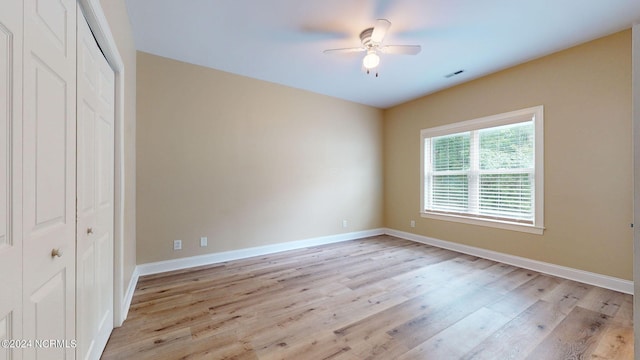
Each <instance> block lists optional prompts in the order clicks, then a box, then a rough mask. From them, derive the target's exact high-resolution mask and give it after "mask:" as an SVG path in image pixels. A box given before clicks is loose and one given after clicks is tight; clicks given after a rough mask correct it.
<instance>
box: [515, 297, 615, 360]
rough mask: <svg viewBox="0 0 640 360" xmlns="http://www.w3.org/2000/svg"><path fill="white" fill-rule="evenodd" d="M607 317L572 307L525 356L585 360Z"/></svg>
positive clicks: (593, 347)
mask: <svg viewBox="0 0 640 360" xmlns="http://www.w3.org/2000/svg"><path fill="white" fill-rule="evenodd" d="M610 319H611V317H610V316H607V315H605V314H601V313H599V312H596V311H592V310H587V309H583V308H581V307H579V306H578V307H575V308H574V309H573V310H571V312H570V313H569V314H568V315H567V316H566V317H565V318H564V319H563V320H562V321H561V322H560V324H558V326H556V327H555V328H554V329H553V331H552V332H551V333H550V334H549V335H548V336H547V337H546V339H545V340H544V341H543V342H542V343H540V345H538V346H537V347H536V348H535V349H534V350H533V352H531V353H530V354H529V355H528V356H527V359H532V360H533V359H536V360H537V359H588V358H590V354H591V353H592V352H593V351H594V350H595V348H596V347H597V346H598V340H599V339H600V338H601V337H602V335H603V333H604V330H605V329H606V328H607V326H608V324H609V322H610Z"/></svg>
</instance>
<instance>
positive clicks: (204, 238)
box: [200, 236, 207, 247]
mask: <svg viewBox="0 0 640 360" xmlns="http://www.w3.org/2000/svg"><path fill="white" fill-rule="evenodd" d="M205 246H207V237H206V236H203V237H201V238H200V247H205Z"/></svg>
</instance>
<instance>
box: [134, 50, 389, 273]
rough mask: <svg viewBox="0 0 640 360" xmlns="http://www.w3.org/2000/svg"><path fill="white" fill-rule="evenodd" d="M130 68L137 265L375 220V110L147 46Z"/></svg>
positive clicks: (378, 222) (378, 172)
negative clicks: (177, 247) (134, 72)
mask: <svg viewBox="0 0 640 360" xmlns="http://www.w3.org/2000/svg"><path fill="white" fill-rule="evenodd" d="M137 69H138V83H137V86H138V137H137V146H138V152H137V154H138V162H137V164H138V165H137V170H138V172H137V176H138V177H137V195H138V202H137V204H138V207H137V209H138V212H137V231H138V236H137V241H138V248H137V259H138V263H139V264H143V263H148V262H153V261H160V260H168V259H174V258H180V257H187V256H193V255H199V254H205V253H214V252H221V251H228V250H234V249H241V248H248V247H255V246H262V245H267V244H274V243H281V242H287V241H295V240H302V239H308V238H313V237H319V236H327V235H333V234H338V233H344V232H352V231H359V230H367V229H373V228H377V227H381V226H382V225H383V223H382V126H383V125H382V111H381V110H378V109H374V108H371V107H367V106H363V105H357V104H354V103H350V102H347V101H343V100H337V99H334V98H330V97H326V96H323V95H317V94H313V93H310V92H306V91H302V90H297V89H292V88H288V87H284V86H280V85H276V84H272V83H267V82H263V81H259V80H254V79H249V78H246V77H242V76H237V75H232V74H228V73H224V72H220V71H216V70H211V69H206V68H203V67H199V66H195V65H190V64H186V63H181V62H178V61H174V60H169V59H166V58H161V57H158V56H154V55H150V54H146V53H140V52H139V53H138V67H137ZM343 219H347V220H348V227H347V228H346V229H345V228H342V220H343ZM201 236H207V237H208V238H209V246H208V247H206V248H200V247H199V239H200V237H201ZM174 239H180V240H182V241H183V248H184V249H183V250H181V251H173V249H172V241H173V240H174Z"/></svg>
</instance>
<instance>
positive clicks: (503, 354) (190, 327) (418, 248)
mask: <svg viewBox="0 0 640 360" xmlns="http://www.w3.org/2000/svg"><path fill="white" fill-rule="evenodd" d="M102 358H103V359H349V360H353V359H438V360H441V359H445V360H446V359H491V360H495V359H536V360H547V359H632V358H633V326H632V296H631V295H626V294H622V293H619V292H615V291H611V290H606V289H602V288H598V287H594V286H589V285H585V284H581V283H577V282H573V281H569V280H564V279H560V278H556V277H553V276H548V275H542V274H539V273H536V272H533V271H529V270H524V269H520V268H517V267H513V266H510V265H505V264H501V263H496V262H494V261H489V260H485V259H481V258H477V257H473V256H469V255H463V254H459V253H456V252H452V251H448V250H443V249H439V248H435V247H431V246H427V245H421V244H416V243H412V242H408V241H405V240H401V239H397V238H393V237H390V236H378V237H373V238H368V239H363V240H357V241H349V242H344V243H338V244H332V245H325V246H319V247H314V248H309V249H304V250H296V251H289V252H284V253H279V254H274V255H269V256H262V257H256V258H251V259H246V260H238V261H232V262H227V263H222V264H218V265H213V266H209V267H200V268H196V269H191V270H188V271H177V272H171V273H165V274H159V275H152V276H145V277H142V278H140V281H139V283H138V287H137V288H136V291H135V295H134V297H133V302H132V305H131V309H130V311H129V317H128V319H127V320H126V321H125V323H124V325H123V326H122V327H120V328H117V329H115V330H114V331H113V334H112V335H111V338H110V340H109V343H108V344H107V348H106V350H105V352H104V354H103V357H102Z"/></svg>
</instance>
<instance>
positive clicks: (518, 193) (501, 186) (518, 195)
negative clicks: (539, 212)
mask: <svg viewBox="0 0 640 360" xmlns="http://www.w3.org/2000/svg"><path fill="white" fill-rule="evenodd" d="M532 177H533V174H530V173H524V174H483V175H480V204H479V208H480V214H481V215H487V216H500V217H509V218H514V219H520V220H532V219H533V208H532V196H533V181H532Z"/></svg>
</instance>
